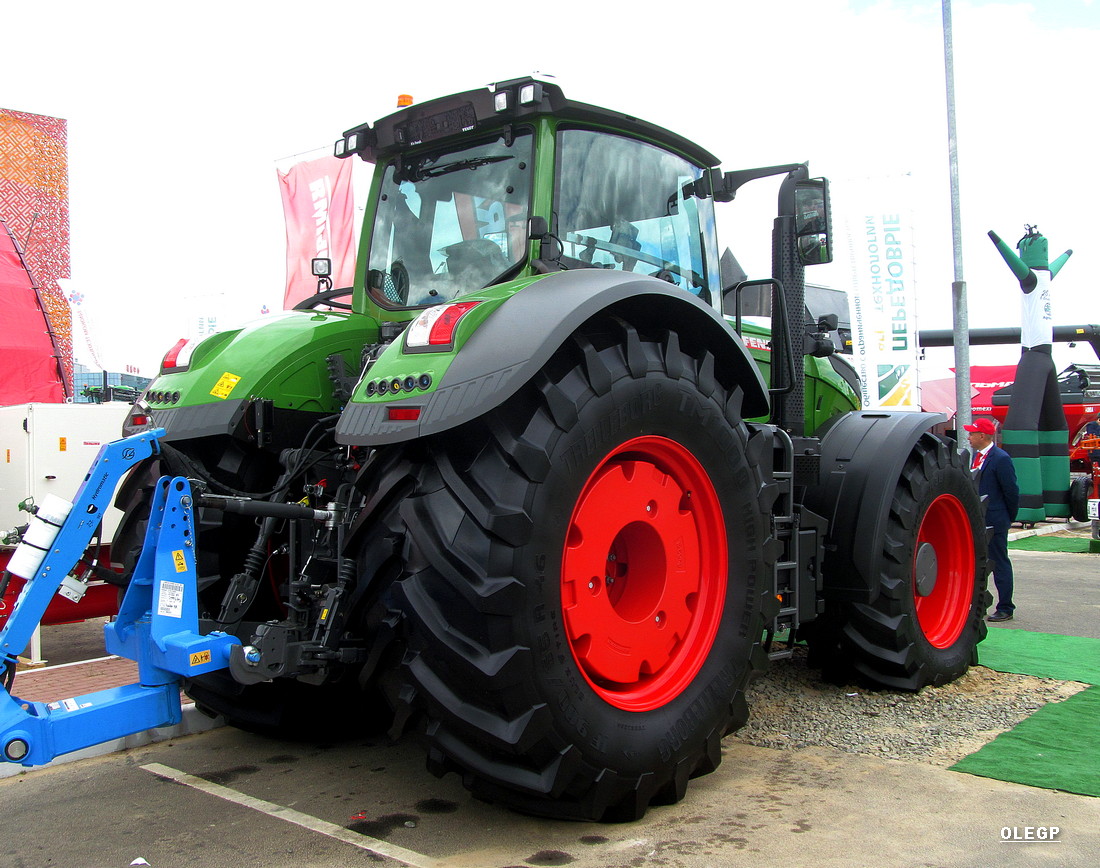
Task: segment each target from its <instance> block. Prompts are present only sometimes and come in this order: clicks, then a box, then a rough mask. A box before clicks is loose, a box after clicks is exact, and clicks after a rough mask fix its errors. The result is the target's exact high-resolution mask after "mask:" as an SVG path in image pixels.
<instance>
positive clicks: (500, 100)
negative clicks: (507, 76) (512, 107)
mask: <svg viewBox="0 0 1100 868" xmlns="http://www.w3.org/2000/svg"><path fill="white" fill-rule="evenodd" d="M493 108H494V109H496V110H497V111H498V112H503V111H508V91H506V90H498V91H497V92H496V93H495V94H493Z"/></svg>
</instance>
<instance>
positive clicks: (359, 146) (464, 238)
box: [336, 79, 720, 318]
mask: <svg viewBox="0 0 1100 868" xmlns="http://www.w3.org/2000/svg"><path fill="white" fill-rule="evenodd" d="M356 153H357V154H359V155H361V156H363V157H364V158H365V159H373V160H375V161H376V163H377V169H376V175H375V182H374V186H373V189H372V193H371V206H370V208H369V209H368V213H371V214H373V218H372V219H371V218H368V223H367V227H366V228H367V232H365V233H364V236H365V238H364V248H363V250H362V251H361V255H360V260H361V263H363V264H362V265H361V274H362V290H361V292H362V296H363V299H362V301H361V302H360V304H362V305H372V306H376V307H377V308H378V309H379V310H380V312H381V313H382V318H394V317H393V315H392V313H390V315H389V316H388V317H387V313H388V312H393V313H396V312H397V311H399V310H401V309H405V308H418V307H423V306H427V305H435V304H440V303H442V302H447V301H450V300H452V299H455V298H457V297H459V296H463V295H468V294H470V293H474V292H477V291H478V290H481V289H483V288H485V287H489V286H495V285H499V284H502V283H506V282H508V281H511V280H513V279H515V278H518V277H531V276H535V275H538V274H546V273H552V272H557V271H565V270H572V269H589V268H595V269H607V270H614V271H622V272H631V273H634V274H639V275H648V276H653V277H657V278H659V279H661V280H664V281H666V282H668V283H669V284H672V285H674V286H677V287H679V288H681V289H683V290H684V291H685V292H689V293H692V294H693V295H696V296H698V297H700V298H702V299H703V300H704V301H705V302H706V303H708V304H710V303H711V300H712V297H715V296H717V295H718V289H719V285H718V284H719V282H720V278H719V268H718V258H717V253H716V247H717V239H716V237H715V234H714V231H715V230H714V216H713V200H712V199H711V198H709V197H707V196H700V195H698V192H699V190H700V188H699V186H698V185H697V182H699V181H700V179H702V178H703V177H704V175H706V174H707V173H708V172H709V171H710V167H711V166H713V165H715V164H716V162H717V160H716V158H714V157H713V156H712V155H711V154H709V153H707V152H706V151H703V150H702V149H701V148H699V147H698V146H697V145H694V144H693V143H691V142H688V141H687V140H684V139H681V138H680V137H679V136H676V135H674V134H673V133H670V132H668V131H667V130H663V129H661V128H659V127H656V126H654V125H651V124H647V123H645V122H642V121H639V120H637V119H635V118H633V117H630V116H628V115H623V114H619V113H616V112H612V111H608V110H606V109H601V108H597V107H595V106H589V105H585V104H582V103H576V102H572V101H569V100H566V99H565V97H564V96H563V95H562V93H561V90H560V89H559V88H558V87H557V86H556V85H553V84H549V83H542V82H536V81H534V80H532V79H523V80H519V81H516V82H506V83H503V84H499V85H497V86H496V87H495V88H494V90H493V91H491V92H490V91H488V90H485V91H473V92H470V93H466V94H458V95H456V96H451V97H445V98H443V99H439V100H434V101H431V102H427V103H424V104H421V105H416V106H411V107H409V108H407V109H404V110H402V111H399V112H397V113H395V114H393V115H391V116H389V117H388V118H384V119H382V120H381V121H379V122H378V123H377V124H375V125H374V126H373V127H371V126H363V127H358V128H356V129H354V130H351V131H349V132H348V133H346V134H345V136H344V138H343V139H341V140H340V141H338V142H337V146H336V155H337V156H341V157H347V156H350V155H352V154H356Z"/></svg>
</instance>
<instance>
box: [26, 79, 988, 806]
mask: <svg viewBox="0 0 1100 868" xmlns="http://www.w3.org/2000/svg"><path fill="white" fill-rule="evenodd" d="M336 155H337V156H339V157H345V158H348V159H356V158H361V159H364V160H367V161H369V162H372V163H374V164H375V173H374V180H373V184H372V186H371V190H370V198H369V203H368V206H367V219H366V224H365V227H364V232H363V240H362V247H361V250H360V253H359V261H358V264H357V271H356V278H355V286H354V289H353V290H346V291H345V294H348V295H350V303H348V302H347V301H344V302H341V301H336V300H335V298H336V296H337V295H338V293H337V292H335V291H333V292H326V293H322V294H319V295H318V296H317V297H315V298H314V299H312V300H310V302H309V303H308V304H306V305H305V309H301V310H294V311H288V312H285V313H282V314H280V315H277V316H270V317H267V318H266V319H265V320H263V321H262V322H260V323H258V324H256V325H253V326H249V327H246V328H242V329H239V330H235V331H227V332H222V333H220V334H215V335H213V336H211V337H208V338H206V339H205V340H203V341H202V342H200V343H198V344H195V345H191V344H187V345H182V346H178V347H177V348H176V349H175V350H173V352H172V353H170V354H169V356H168V357H167V358H166V359H165V361H164V364H163V368H162V371H161V373H160V376H158V377H157V379H156V380H155V381H154V382H153V383H152V384H151V386H150V387H149V389H148V391H147V392H146V394H145V395H144V396H143V399H142V400H141V401H140V402H139V403H138V404H136V405H135V407H134V411H133V413H132V415H131V416H130V418H129V421H128V425H127V430H126V432H125V433H127V434H140V433H141V432H146V433H148V432H150V431H154V430H155V429H164V432H162V433H161V434H160V435H159V448H154V449H153V451H152V452H151V454H149V457H147V458H145V460H143V461H142V462H141V463H140V464H137V465H136V466H135V467H134V469H133V470H132V471H131V473H130V475H129V476H128V477H127V479H126V480H125V482H124V483H123V485H122V487H121V488H120V489H119V493H118V497H117V504H118V505H119V506H120V507H122V508H123V509H124V511H125V518H124V520H123V523H122V525H121V528H120V530H119V532H118V534H117V535H116V537H115V539H114V544H113V551H114V553H115V557H116V559H117V561H118V562H119V563H120V564H122V565H123V568H124V570H125V571H129V570H132V569H134V568H135V567H134V565H135V564H138V566H139V567H140V560H139V555H140V554H141V553H142V549H143V544H144V541H145V540H146V530H147V528H146V525H147V524H150V520H149V514H150V504H151V503H152V504H153V507H154V515H155V516H157V518H156V519H155V520H156V521H157V522H159V521H160V520H161V519H160V516H161V515H163V503H159V505H158V502H156V496H157V493H158V491H160V490H161V489H160V488H158V479H160V478H161V477H175V478H177V479H183V480H186V482H187V483H188V484H189V485H190V486H191V487H192V488H193V489H194V492H195V497H194V505H195V513H194V514H195V527H196V533H195V547H194V548H195V551H196V566H195V573H196V576H197V580H196V584H197V590H198V603H197V609H198V612H197V614H198V625H199V629H198V632H199V633H201V634H214V633H217V634H219V635H220V634H225V635H226V636H228V637H229V638H228V640H227V642H228V645H227V646H226V654H225V656H226V660H225V665H223V666H221V668H218V666H217V665H216V657H217V654H218V653H219V652H218V651H217V650H215V652H214V658H215V660H214V663H213V664H211V662H210V661H211V655H210V654H209V653H206V652H202V653H199V654H191V657H190V659H191V660H192V661H195V660H196V659H197V660H201V661H203V664H204V665H203V666H201V667H200V668H199V669H197V670H194V671H197V672H202V673H203V674H198V675H195V676H194V677H190V673H189V672H188V671H187V670H186V668H185V669H184V672H183V673H182V674H183V677H184V687H185V690H186V692H187V693H188V694H189V695H190V696H191V697H192V698H193V699H194V700H195V702H196V703H197V704H198V706H199V707H200V708H203V709H205V710H209V711H210V712H214V713H220V714H222V715H224V716H225V718H226V719H227V720H228V721H229V722H231V723H233V724H236V725H239V726H243V727H246V728H251V729H259V730H268V731H275V732H279V731H281V732H285V733H294V732H298V733H299V734H304V733H306V732H308V731H309V729H310V728H311V727H312V726H314V725H315V724H317V723H321V722H329V723H331V722H340V723H342V724H344V725H345V726H346V727H347V728H349V729H350V730H352V731H356V730H359V731H366V729H367V728H368V727H381V728H383V729H386V728H389V729H390V730H391V731H392V732H394V733H398V732H402V731H407V730H416V731H419V733H420V734H421V735H422V736H423V738H424V740H425V741H426V744H427V750H428V764H429V767H430V769H431V770H432V771H434V772H436V773H439V774H442V773H444V772H447V771H455V772H457V773H459V774H460V775H461V776H462V778H463V781H464V782H465V784H466V786H467V787H469V789H470V790H472V791H473V792H474V793H475V794H476V795H478V796H479V797H482V798H486V799H491V800H496V801H499V802H502V803H505V804H507V805H509V806H511V807H514V808H517V809H519V810H522V811H526V812H530V813H534V814H540V815H546V816H553V817H562V818H576V819H589V820H616V819H618V820H622V819H632V818H637V817H640V816H641V815H642V814H643V813H644V812H645V811H646V809H647V807H648V806H649V805H650V804H666V803H670V802H674V801H676V800H678V799H680V798H681V797H682V796H683V795H684V792H685V788H686V786H687V783H688V780H689V779H690V778H692V777H694V776H697V775H701V774H704V773H707V772H709V771H712V770H713V769H714V768H715V767H716V766H717V765H718V764H719V762H720V759H721V742H722V738H723V736H725V735H726V734H727V733H730V732H732V731H733V730H735V729H736V728H737V727H739V726H740V725H741V724H743V723H744V722H745V720H746V717H747V714H748V711H747V707H746V702H745V693H744V691H745V686H746V683H747V681H748V680H749V678H750V676H752V675H753V674H754V673H755V672H758V671H760V670H761V669H762V668H763V667H765V666H766V665H767V663H768V660H769V657H771V658H776V657H782V656H786V655H789V654H790V653H791V650H792V648H793V645H794V643H795V642H797V641H800V640H805V641H807V642H808V643H809V645H810V649H811V654H812V656H813V658H815V659H816V661H817V662H818V663H819V664H820V665H821V666H822V667H824V668H825V669H826V670H827V672H828V674H829V675H831V676H833V677H838V678H857V679H860V680H862V681H863V682H866V683H869V684H871V685H875V686H879V687H886V688H896V689H904V690H917V689H920V688H921V687H923V686H925V685H936V684H943V683H946V682H948V681H951V680H952V679H954V678H956V677H958V676H959V675H961V674H962V673H964V672H965V671H966V670H967V668H968V666H969V665H970V664H971V663H973V662H975V660H976V655H975V648H976V645H977V643H978V642H979V641H980V640H981V639H982V638H983V636H984V633H985V626H984V621H983V616H984V613H985V610H986V607H987V605H988V599H989V598H988V594H987V591H986V543H985V530H984V521H983V515H982V507H981V503H980V500H979V497H978V495H977V493H976V491H975V487H974V485H973V482H972V480H971V478H970V473H969V471H968V469H967V467H966V466H965V465H964V463H963V462H961V460H960V458H959V455H958V453H957V450H956V448H955V447H954V445H953V444H951V443H949V442H947V441H945V440H943V439H941V438H939V437H937V436H934V435H933V434H932V433H930V429H931V427H932V426H933V425H934V424H936V423H937V422H940V421H942V420H943V419H942V417H940V416H937V415H933V414H927V413H883V412H861V411H860V410H859V401H858V398H857V394H858V389H856V388H854V387H856V386H858V382H857V381H856V379H855V376H854V373H853V372H852V369H851V367H850V366H849V365H848V364H847V362H846V361H844V360H842V359H839V358H838V357H836V356H833V355H831V352H832V345H831V343H830V342H829V341H828V340H827V338H826V335H825V333H826V332H827V331H828V330H829V328H830V327H832V328H835V322H829V321H828V318H826V319H825V320H824V321H822V322H809V323H807V321H806V317H805V305H804V291H805V290H804V279H803V270H804V266H806V265H811V264H816V263H820V262H827V261H829V259H830V258H831V251H830V243H831V240H830V235H829V233H830V223H829V206H828V187H827V184H826V182H825V180H824V179H820V178H817V179H815V178H810V177H809V174H808V170H807V167H806V165H805V164H793V165H784V166H773V167H768V168H762V169H752V170H746V171H730V172H724V171H722V170H721V169H719V168H718V160H717V158H715V157H714V156H713V155H712V154H710V153H709V152H708V151H706V150H704V149H703V148H701V147H699V146H698V145H696V144H694V143H693V142H690V141H688V140H687V139H685V138H682V137H681V136H679V135H676V134H674V133H671V132H669V131H667V130H664V129H661V128H660V127H657V126H654V125H652V124H649V123H646V122H644V121H641V120H639V119H637V118H634V117H631V116H629V115H625V114H621V113H617V112H614V111H609V110H606V109H603V108H598V107H595V106H592V105H587V104H583V103H578V102H575V101H572V100H570V99H568V98H566V97H565V95H564V94H563V93H562V91H561V89H560V88H559V87H558V86H557V85H555V84H551V83H546V82H542V81H537V80H533V79H520V80H515V81H508V82H504V83H501V84H498V85H495V86H494V87H491V88H487V89H483V90H476V91H471V92H468V93H461V94H457V95H454V96H449V97H445V98H441V99H436V100H433V101H430V102H425V103H422V104H418V105H413V106H411V107H407V108H404V109H401V110H399V111H397V112H395V113H394V114H391V115H389V116H388V117H385V118H382V119H381V120H379V121H378V122H377V123H375V124H373V125H370V124H368V125H363V126H360V127H356V128H354V129H352V130H350V131H348V132H347V133H345V134H344V136H343V137H342V139H341V140H340V141H338V142H337V145H336ZM769 176H778V177H779V178H781V179H782V180H781V186H780V190H779V208H778V216H777V217H776V219H775V223H774V230H773V262H774V267H773V273H772V275H771V276H769V277H767V279H764V280H760V281H742V282H741V283H739V284H738V285H736V286H731V285H725V284H724V282H723V279H722V274H721V269H720V266H719V260H720V257H719V250H718V246H717V236H716V231H715V220H714V212H715V207H714V206H715V203H716V202H728V201H730V200H731V199H733V197H734V195H735V193H736V192H737V190H738V188H739V187H740V186H741V185H743V184H745V183H747V182H750V181H753V180H754V179H759V178H765V177H769ZM761 287H763V288H764V290H765V291H766V292H768V293H771V295H772V299H773V303H772V310H773V315H772V322H771V328H770V330H769V329H766V328H760V327H758V326H757V325H755V324H750V323H749V322H748V319H747V318H745V321H744V322H742V317H740V316H739V315H738V309H739V298H740V294H741V293H742V291H744V290H745V289H746V288H752V289H753V290H754V291H759V290H760V288H761ZM341 305H342V307H340V306H341ZM182 485H183V483H182V482H179V483H177V487H179V488H180V489H181V490H182ZM185 503H186V504H187V505H188V507H189V506H190V504H191V499H190V496H188V498H187V499H186V501H185ZM188 534H189V532H188ZM188 538H189V535H188ZM187 545H188V546H190V543H189V542H188V543H187ZM179 551H182V548H181V549H180V550H179ZM178 563H179V564H180V567H179V568H181V569H182V563H183V561H182V556H181V558H179V559H178ZM176 599H177V600H178V599H179V598H178V597H177V598H176ZM161 600H162V602H161V603H159V604H156V605H154V609H156V608H158V606H159V608H160V609H162V610H163V609H164V608H165V605H164V603H163V597H162V598H161ZM185 605H186V604H185ZM168 608H171V606H169V607H168ZM154 614H155V613H154ZM188 635H190V634H188ZM188 647H191V646H188ZM192 665H195V664H194V663H192ZM211 667H212V671H206V670H207V669H211ZM20 750H23V748H20Z"/></svg>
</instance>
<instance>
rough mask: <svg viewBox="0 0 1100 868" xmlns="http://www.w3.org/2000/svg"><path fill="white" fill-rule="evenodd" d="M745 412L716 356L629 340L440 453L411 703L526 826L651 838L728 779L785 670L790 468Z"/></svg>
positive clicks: (420, 502) (601, 340)
mask: <svg viewBox="0 0 1100 868" xmlns="http://www.w3.org/2000/svg"><path fill="white" fill-rule="evenodd" d="M740 402H741V392H740V390H739V389H738V388H737V387H736V386H735V385H734V384H726V385H722V384H720V383H719V382H718V381H717V380H716V378H715V377H714V374H713V359H712V358H711V357H710V356H709V355H708V354H706V353H705V351H704V350H701V349H700V350H692V351H688V350H685V349H681V348H680V340H679V337H678V335H677V334H676V333H675V332H667V331H664V332H662V333H661V334H659V335H658V334H650V335H645V334H641V333H639V331H636V330H635V329H634V328H633V327H632V326H630V325H628V324H626V323H623V322H621V321H617V320H616V321H613V322H608V323H605V324H603V326H602V327H600V328H592V329H590V330H589V331H587V332H586V333H584V334H581V335H578V336H576V337H575V338H574V340H573V341H572V342H571V343H570V344H569V345H567V346H566V347H565V348H564V349H563V350H562V351H561V352H559V354H558V355H557V356H556V357H555V358H554V359H553V360H551V362H549V363H548V365H547V367H546V368H545V369H544V370H543V371H542V372H541V373H540V375H539V376H538V377H536V379H535V381H534V382H533V383H532V384H530V385H529V386H528V387H527V389H526V391H524V392H521V393H520V394H518V395H517V396H515V397H514V398H512V399H510V400H509V401H508V402H507V403H506V404H505V405H503V406H502V407H501V408H499V409H498V410H496V411H494V412H493V413H492V414H491V415H490V416H489V417H488V418H485V419H482V420H478V421H476V422H474V423H471V424H470V425H468V426H466V427H465V428H463V429H460V430H459V431H454V432H451V433H450V434H448V435H445V436H444V437H441V438H439V439H438V440H436V441H434V442H433V443H431V444H430V445H429V449H428V450H427V453H428V454H427V455H426V457H425V460H424V462H423V464H422V466H421V467H420V471H419V483H418V489H417V491H416V492H414V494H413V495H412V496H411V497H410V498H409V499H408V500H407V501H406V503H405V506H404V508H403V513H402V515H403V518H404V519H405V524H406V526H407V528H408V530H407V533H408V551H407V555H408V563H407V568H406V575H405V576H404V577H403V579H401V580H400V581H399V582H397V583H395V585H394V592H395V593H394V600H395V604H396V605H397V606H398V607H399V608H400V609H401V610H402V611H403V613H404V615H405V618H406V621H407V628H408V647H407V653H406V655H405V658H404V661H403V663H402V666H401V667H400V669H399V676H400V683H399V685H398V687H397V689H396V690H395V691H394V692H395V695H396V696H397V697H398V701H399V703H403V704H405V706H406V708H407V710H408V711H410V712H416V713H419V714H420V715H421V716H422V717H423V718H424V719H425V722H426V727H425V733H426V737H427V741H428V746H429V767H430V768H431V769H432V770H433V771H435V772H436V773H437V774H443V773H445V772H447V771H457V772H459V773H460V774H461V775H462V776H463V780H464V782H465V784H466V786H467V787H468V788H469V789H470V790H471V791H472V792H473V793H474V794H475V795H477V796H478V797H480V798H484V799H488V800H491V801H497V802H501V803H504V804H507V805H508V806H510V807H513V808H515V809H518V810H521V811H524V812H526V813H532V814H536V815H542V816H550V817H558V818H563V819H582V820H632V819H636V818H638V817H641V816H642V815H643V814H644V813H645V811H646V809H647V807H648V806H649V805H650V804H651V803H662V804H667V803H672V802H675V801H677V800H679V799H680V798H682V797H683V795H684V791H685V788H686V786H687V782H688V779H689V778H691V777H693V776H696V775H699V774H704V773H706V772H709V771H712V770H713V769H714V768H716V767H717V765H718V764H719V762H720V760H721V746H720V743H721V740H722V737H723V736H724V735H726V734H727V733H729V732H731V731H732V730H734V729H735V728H737V727H738V726H740V725H741V724H743V723H744V722H745V720H746V718H747V707H746V703H745V698H744V687H745V684H746V682H747V680H748V678H749V676H750V675H751V674H752V672H753V671H754V670H755V669H757V668H760V667H761V666H763V665H764V663H765V662H766V655H765V654H764V652H763V649H762V647H761V643H760V639H761V635H762V629H763V618H762V614H761V610H762V607H763V605H764V603H763V600H764V597H765V585H767V584H768V576H769V573H768V570H767V566H768V564H767V558H766V555H765V552H766V551H769V550H770V548H771V547H770V546H769V545H768V544H767V531H768V522H766V521H765V513H764V504H766V500H767V496H768V494H769V493H770V491H771V489H772V487H773V486H770V485H769V484H768V483H767V482H766V481H765V479H764V477H763V475H762V469H761V468H762V465H763V463H764V462H765V460H766V459H767V458H770V452H769V451H768V447H767V445H766V444H765V441H766V440H767V437H766V436H765V435H764V434H763V433H762V432H758V431H756V430H754V429H750V428H749V427H748V426H746V424H745V423H744V422H743V421H742V420H741V418H740V412H739V408H740ZM399 710H400V709H399Z"/></svg>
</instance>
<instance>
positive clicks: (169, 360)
mask: <svg viewBox="0 0 1100 868" xmlns="http://www.w3.org/2000/svg"><path fill="white" fill-rule="evenodd" d="M198 344H199V342H198V341H196V340H194V339H191V340H188V339H187V338H180V339H179V340H178V341H176V343H175V345H174V346H173V347H172V349H170V350H169V351H168V352H167V353H166V354H165V356H164V359H163V360H162V361H161V363H160V372H161V373H162V374H167V373H170V372H172V371H186V370H187V369H188V368H189V367H191V354H192V353H193V352H194V351H195V347H197V346H198Z"/></svg>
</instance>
